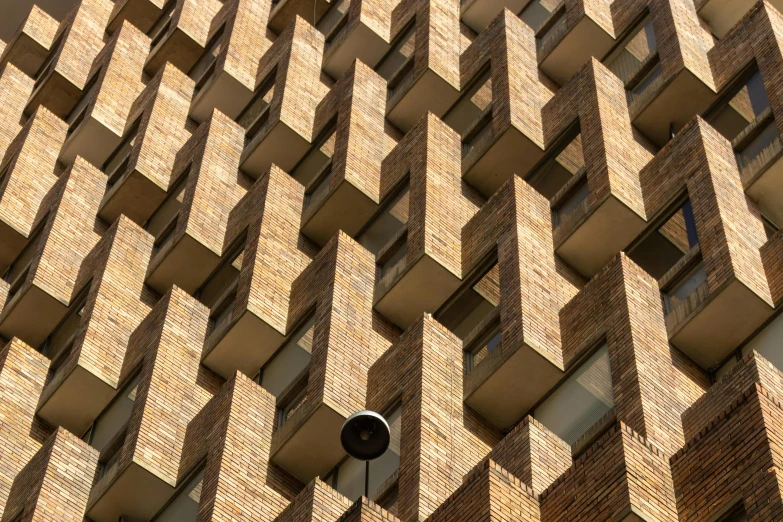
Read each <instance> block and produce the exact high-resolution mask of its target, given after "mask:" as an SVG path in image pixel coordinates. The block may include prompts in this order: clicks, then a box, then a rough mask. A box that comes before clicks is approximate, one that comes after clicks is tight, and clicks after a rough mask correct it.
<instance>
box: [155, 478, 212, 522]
mask: <svg viewBox="0 0 783 522" xmlns="http://www.w3.org/2000/svg"><path fill="white" fill-rule="evenodd" d="M203 484H204V470H202V471H201V472H199V474H198V475H196V476H195V477H194V478H193V480H191V481H190V482H189V483H188V485H187V486H185V489H183V490H182V491H181V492H180V493H179V494H178V495H177V496H176V498H175V499H174V500H173V501H172V502H171V504H169V505H168V507H167V508H166V509H165V510H164V511H163V512H162V513H161V514H160V515H158V516H157V517H156V518H155V521H156V522H195V520H196V516H197V515H198V503H199V501H200V500H201V487H202V485H203Z"/></svg>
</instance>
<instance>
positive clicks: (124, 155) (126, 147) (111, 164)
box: [103, 120, 139, 182]
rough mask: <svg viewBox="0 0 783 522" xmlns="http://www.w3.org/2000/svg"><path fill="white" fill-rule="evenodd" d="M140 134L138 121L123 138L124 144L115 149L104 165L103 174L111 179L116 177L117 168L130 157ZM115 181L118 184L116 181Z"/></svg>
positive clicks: (121, 143)
mask: <svg viewBox="0 0 783 522" xmlns="http://www.w3.org/2000/svg"><path fill="white" fill-rule="evenodd" d="M138 133H139V121H138V120H137V121H136V122H135V123H134V124H133V126H132V127H131V129H130V131H128V135H127V136H125V138H123V140H122V142H120V144H119V145H118V146H117V148H116V149H114V152H112V154H111V156H110V157H109V159H108V160H107V161H106V163H105V164H104V165H103V172H105V173H106V174H108V175H109V176H110V177H114V174H115V171H116V170H117V167H119V166H120V165H122V163H123V162H124V161H125V160H126V159H128V156H130V153H131V150H133V144H134V143H136V136H137V135H138ZM114 181H115V182H116V179H115V180H114Z"/></svg>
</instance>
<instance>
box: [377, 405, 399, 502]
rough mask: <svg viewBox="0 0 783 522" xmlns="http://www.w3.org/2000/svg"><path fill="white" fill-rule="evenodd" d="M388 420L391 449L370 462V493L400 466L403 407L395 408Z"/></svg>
mask: <svg viewBox="0 0 783 522" xmlns="http://www.w3.org/2000/svg"><path fill="white" fill-rule="evenodd" d="M386 422H387V423H389V429H390V431H391V440H390V442H389V449H387V450H386V453H384V454H383V455H381V456H380V457H379V458H377V459H375V460H373V461H371V462H370V480H369V490H370V495H372V494H373V493H374V492H376V491H377V490H378V488H380V487H381V486H382V485H383V483H384V482H386V481H387V480H388V479H389V477H391V476H392V475H393V474H394V472H395V471H397V470H398V469H399V467H400V426H401V424H402V408H401V407H399V408H395V409H394V411H392V412H391V413H390V414H389V415H388V416H386Z"/></svg>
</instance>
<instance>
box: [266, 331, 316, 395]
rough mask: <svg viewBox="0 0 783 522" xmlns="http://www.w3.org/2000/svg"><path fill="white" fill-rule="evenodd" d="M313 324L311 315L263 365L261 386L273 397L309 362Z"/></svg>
mask: <svg viewBox="0 0 783 522" xmlns="http://www.w3.org/2000/svg"><path fill="white" fill-rule="evenodd" d="M314 326H315V316H312V317H311V318H310V319H308V320H307V322H306V323H305V324H304V325H303V326H302V327H301V328H300V329H299V330H298V331H297V332H296V333H295V334H294V335H293V337H291V339H290V340H289V341H288V342H287V343H286V344H285V346H283V348H281V349H280V350H279V351H278V352H277V354H275V356H274V357H273V358H272V360H271V361H270V362H269V363H268V364H267V365H266V366H265V367H264V371H263V373H262V374H261V386H263V387H264V389H266V390H267V391H268V392H269V393H271V394H272V395H274V396H275V397H277V396H279V395H280V393H281V392H283V390H285V389H286V388H287V387H288V385H289V384H291V383H292V382H293V381H294V379H295V378H296V376H297V375H299V373H301V371H302V370H304V369H305V368H306V367H307V364H308V363H309V362H310V354H311V353H312V350H313V330H314Z"/></svg>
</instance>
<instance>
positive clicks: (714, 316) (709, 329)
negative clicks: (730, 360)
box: [660, 247, 772, 368]
mask: <svg viewBox="0 0 783 522" xmlns="http://www.w3.org/2000/svg"><path fill="white" fill-rule="evenodd" d="M700 254H701V253H700V249H699V248H698V247H696V248H693V249H692V250H691V251H690V252H689V253H688V254H687V255H686V256H685V258H684V259H683V260H682V261H681V262H680V263H678V264H677V265H676V266H674V267H673V268H672V269H671V270H670V271H669V272H668V273H667V274H666V275H665V276H664V277H663V278H662V279H661V281H660V285H661V288H662V289H663V300H664V310H665V313H666V315H665V319H666V330H667V332H668V334H669V340H670V342H671V343H672V344H673V345H675V346H676V347H677V348H679V349H680V350H682V351H683V352H684V353H685V354H686V355H688V356H689V357H690V358H691V359H693V360H694V361H695V362H697V363H698V364H699V365H701V366H702V367H703V368H713V367H715V366H716V365H717V364H719V363H720V362H721V361H723V360H724V359H725V358H726V357H727V356H728V355H729V354H730V353H731V351H733V350H734V349H735V348H736V347H737V346H738V345H739V344H740V343H741V342H742V341H743V340H744V339H746V338H747V337H748V336H749V335H750V334H751V333H753V331H754V330H755V329H756V328H757V327H758V326H760V325H761V324H763V323H764V321H765V320H766V319H767V318H768V317H770V316H771V315H772V307H771V306H770V305H769V304H768V303H767V302H766V301H764V300H763V299H762V298H761V297H759V296H758V295H757V294H756V293H755V292H753V290H751V289H750V288H748V287H747V286H745V285H744V284H743V283H742V282H741V281H739V280H738V279H736V278H731V279H729V281H727V282H726V283H724V284H723V285H721V287H720V288H717V289H711V288H710V286H709V284H708V281H707V273H706V267H705V265H704V263H703V262H702V261H701V255H700Z"/></svg>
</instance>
